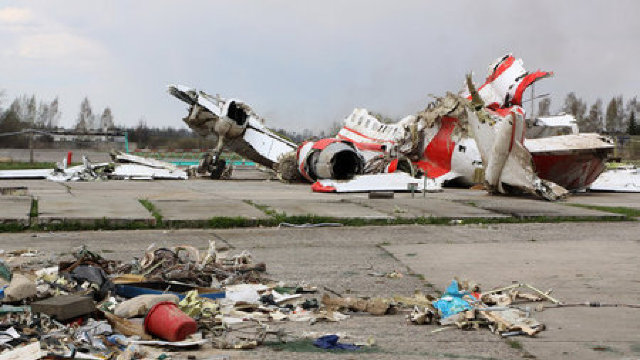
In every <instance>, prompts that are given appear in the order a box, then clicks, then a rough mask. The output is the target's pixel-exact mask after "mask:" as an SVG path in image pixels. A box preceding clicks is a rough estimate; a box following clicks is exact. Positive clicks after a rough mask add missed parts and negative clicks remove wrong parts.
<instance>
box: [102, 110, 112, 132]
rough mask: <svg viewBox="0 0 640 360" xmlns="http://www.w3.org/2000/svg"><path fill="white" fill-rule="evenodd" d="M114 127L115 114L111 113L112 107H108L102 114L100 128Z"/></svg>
mask: <svg viewBox="0 0 640 360" xmlns="http://www.w3.org/2000/svg"><path fill="white" fill-rule="evenodd" d="M113 128H114V125H113V114H112V113H111V108H109V107H107V108H105V109H104V111H103V112H102V116H100V130H102V131H107V130H109V129H113Z"/></svg>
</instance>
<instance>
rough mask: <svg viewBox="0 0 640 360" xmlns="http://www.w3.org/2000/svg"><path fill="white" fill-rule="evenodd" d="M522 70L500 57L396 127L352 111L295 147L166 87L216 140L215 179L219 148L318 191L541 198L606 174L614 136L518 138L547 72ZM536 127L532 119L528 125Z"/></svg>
mask: <svg viewBox="0 0 640 360" xmlns="http://www.w3.org/2000/svg"><path fill="white" fill-rule="evenodd" d="M552 75H553V74H552V73H550V72H545V71H536V72H533V73H529V72H527V71H526V70H525V69H524V67H523V63H522V60H520V59H516V58H514V57H513V56H512V55H506V56H504V57H502V58H500V59H498V60H497V61H496V62H495V63H493V64H492V65H491V66H490V67H489V73H488V75H487V77H486V80H485V82H484V84H482V85H481V86H480V87H478V88H476V86H475V84H474V83H473V80H472V77H471V75H467V78H466V89H465V91H463V92H461V93H460V94H453V93H447V94H446V95H445V96H443V97H439V98H436V100H435V101H434V102H432V103H430V104H429V105H428V106H427V108H426V109H424V110H423V111H420V112H418V113H417V114H415V115H409V116H407V117H405V118H403V119H402V120H400V121H398V122H397V123H395V124H386V123H382V122H380V121H378V120H377V119H376V118H375V117H374V116H372V115H371V114H370V113H369V112H368V111H367V110H366V109H355V110H354V111H353V113H352V114H351V115H349V116H348V117H347V118H346V119H345V120H344V126H343V127H342V129H341V130H340V131H339V133H338V135H337V136H336V137H335V138H325V139H320V140H317V141H309V142H305V143H303V144H302V145H300V146H298V145H297V144H294V143H292V142H291V141H289V140H287V139H284V138H283V137H281V136H279V135H278V134H276V133H274V132H273V131H271V130H269V129H268V128H267V127H266V126H265V125H264V120H263V119H262V118H260V117H259V116H258V115H256V114H255V113H254V111H253V110H252V109H251V108H250V107H249V106H248V105H247V104H246V103H244V102H242V101H239V100H235V99H224V98H221V97H219V96H212V95H209V94H206V93H205V92H202V91H196V90H195V89H191V88H188V87H185V86H180V85H171V86H169V93H170V94H171V95H173V96H175V97H176V98H178V99H180V100H182V101H183V102H185V103H187V104H188V105H189V114H188V116H187V117H185V118H184V119H183V120H184V122H185V123H186V124H187V125H188V126H189V127H190V128H191V129H193V130H194V131H195V132H196V133H198V134H200V135H201V136H204V137H213V138H214V140H215V141H216V142H217V144H216V146H215V148H213V149H212V150H210V151H209V152H208V153H207V154H206V156H205V157H204V158H203V159H202V161H201V162H200V166H199V167H198V172H200V173H209V174H210V176H211V177H212V178H219V177H220V175H221V174H222V173H223V171H224V170H225V166H226V165H225V162H224V160H222V159H221V158H220V155H221V153H222V150H223V148H225V147H226V148H227V149H229V150H231V151H233V152H236V153H237V154H239V155H240V156H243V157H245V158H246V159H249V160H252V161H254V162H256V163H258V164H261V165H263V166H265V167H268V168H270V169H273V170H274V171H275V172H276V173H277V174H278V177H279V178H280V179H282V180H284V181H289V182H291V181H305V180H306V181H308V182H310V183H312V184H313V185H312V189H313V191H317V192H359V191H360V192H363V191H376V190H396V191H401V190H405V191H406V190H408V186H409V187H410V186H413V188H414V189H416V190H428V189H437V188H439V187H440V186H441V185H442V184H443V183H445V182H452V181H455V182H457V183H460V184H465V185H472V184H477V183H483V184H484V186H485V188H486V189H487V190H488V191H489V192H491V193H500V194H523V193H528V194H533V195H536V196H538V197H541V198H544V199H547V200H557V199H560V198H562V197H564V196H565V195H566V194H567V193H568V191H570V190H578V189H584V188H587V187H588V186H589V185H590V184H591V183H593V182H594V181H595V180H596V178H597V177H598V176H599V175H600V174H601V173H602V172H603V171H604V169H605V161H606V159H607V157H608V156H609V154H610V153H611V152H612V151H613V149H614V144H613V141H612V140H611V139H609V138H607V137H604V136H601V135H598V134H592V133H584V134H583V133H574V134H569V135H558V136H550V137H541V138H534V139H531V138H525V133H526V132H527V128H528V127H529V128H530V127H531V126H528V125H527V123H526V120H525V111H524V108H523V106H522V98H523V94H524V92H525V90H526V89H527V88H528V87H529V86H530V85H531V84H533V83H534V82H536V81H538V80H540V79H543V78H547V77H550V76H552ZM534 126H535V124H534Z"/></svg>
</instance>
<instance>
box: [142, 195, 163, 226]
mask: <svg viewBox="0 0 640 360" xmlns="http://www.w3.org/2000/svg"><path fill="white" fill-rule="evenodd" d="M138 201H139V202H140V204H142V206H144V207H145V209H147V211H149V212H150V213H151V215H152V216H153V217H154V218H156V223H157V224H158V225H162V214H160V211H159V210H158V209H157V208H156V206H155V205H153V203H152V202H151V201H149V200H147V199H138Z"/></svg>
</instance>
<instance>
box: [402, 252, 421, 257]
mask: <svg viewBox="0 0 640 360" xmlns="http://www.w3.org/2000/svg"><path fill="white" fill-rule="evenodd" d="M416 255H418V254H416V253H408V254H404V256H407V257H414V256H416Z"/></svg>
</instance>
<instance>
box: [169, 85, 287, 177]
mask: <svg viewBox="0 0 640 360" xmlns="http://www.w3.org/2000/svg"><path fill="white" fill-rule="evenodd" d="M169 93H170V94H171V95H173V96H175V97H176V98H178V99H180V100H182V101H184V102H185V103H187V104H188V105H189V114H188V116H187V117H185V118H184V119H183V120H184V122H185V123H186V124H187V125H188V126H189V127H190V128H191V129H193V130H194V131H195V132H196V133H198V134H199V135H201V136H203V137H213V138H214V139H215V140H216V146H215V148H214V149H213V150H212V151H211V152H210V153H209V154H208V156H206V157H205V158H204V159H203V162H202V164H201V166H200V168H199V171H200V172H206V171H209V172H210V173H211V177H212V178H217V177H219V175H220V174H221V173H222V171H223V168H224V167H225V163H224V161H221V160H220V159H219V156H220V154H221V153H222V149H223V148H225V147H226V148H228V149H230V150H231V151H233V152H235V153H237V154H238V155H240V156H242V157H244V158H246V159H249V160H251V161H254V162H256V163H258V164H260V165H263V166H266V167H268V168H271V169H275V167H276V165H277V162H278V160H279V159H280V158H281V157H283V156H284V155H285V154H287V153H289V152H293V151H295V150H296V148H297V146H296V144H294V143H292V142H291V141H289V140H286V139H284V138H283V137H281V136H279V135H278V134H276V133H274V132H273V131H271V130H269V129H268V128H267V127H266V126H265V125H264V120H263V119H262V118H260V117H259V116H258V115H256V114H255V112H254V111H253V110H252V109H251V107H249V106H248V105H247V104H245V103H244V102H242V101H239V100H236V99H224V98H222V97H220V96H212V95H209V94H207V93H205V92H203V91H197V90H195V89H191V88H188V87H186V86H182V85H170V86H169Z"/></svg>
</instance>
